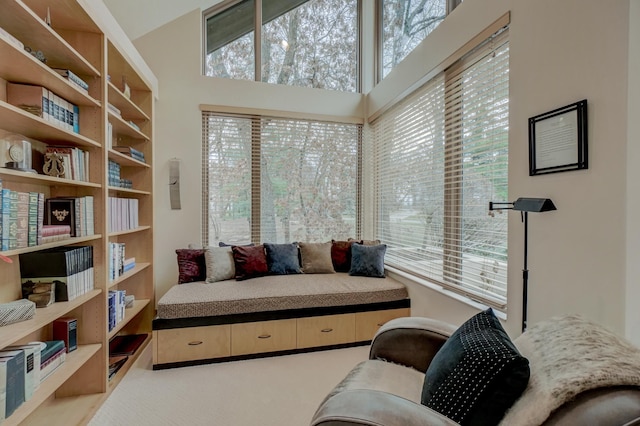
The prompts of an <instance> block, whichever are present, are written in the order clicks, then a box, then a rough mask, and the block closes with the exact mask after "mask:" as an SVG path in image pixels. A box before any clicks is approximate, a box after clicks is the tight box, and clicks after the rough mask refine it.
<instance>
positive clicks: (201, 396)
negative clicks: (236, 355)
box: [89, 345, 369, 426]
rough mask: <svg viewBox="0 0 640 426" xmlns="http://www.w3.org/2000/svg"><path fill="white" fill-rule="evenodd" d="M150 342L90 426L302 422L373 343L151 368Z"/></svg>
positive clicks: (285, 425) (296, 425)
mask: <svg viewBox="0 0 640 426" xmlns="http://www.w3.org/2000/svg"><path fill="white" fill-rule="evenodd" d="M150 348H151V345H149V347H147V349H146V350H145V351H144V352H143V353H142V354H141V356H140V358H139V360H138V362H137V365H134V366H133V367H132V368H131V370H129V372H128V374H127V375H126V376H125V378H124V379H123V380H122V382H120V384H119V385H118V387H117V388H116V389H115V390H114V391H113V393H112V394H111V395H110V396H109V398H108V399H107V401H106V402H105V403H104V405H103V406H102V407H100V409H99V411H98V412H97V413H96V415H95V416H94V418H93V419H92V420H91V422H90V423H89V425H90V426H106V425H108V426H120V425H137V426H143V425H153V426H162V425H167V426H176V425H189V426H198V425H207V426H253V425H256V426H257V425H260V426H304V425H308V424H309V421H310V420H311V416H313V413H314V412H315V410H316V408H317V407H318V404H319V403H320V402H321V401H322V399H323V398H324V397H325V395H326V394H327V393H328V392H329V391H330V390H331V389H333V387H334V386H335V385H336V384H337V383H338V382H339V381H340V380H342V378H343V377H344V376H345V375H346V374H347V373H348V372H349V370H351V368H353V366H355V365H356V364H357V363H358V362H360V361H364V360H365V359H367V357H368V354H369V347H368V346H360V347H355V348H347V349H337V350H332V351H323V352H312V353H306V354H297V355H287V356H281V357H273V358H260V359H252V360H246V361H234V362H228V363H221V364H209V365H201V366H194V367H183V368H176V369H170V370H158V371H153V370H152V369H151V350H150Z"/></svg>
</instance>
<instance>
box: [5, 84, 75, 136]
mask: <svg viewBox="0 0 640 426" xmlns="http://www.w3.org/2000/svg"><path fill="white" fill-rule="evenodd" d="M7 102H8V103H10V104H11V105H15V106H17V107H18V108H21V109H23V110H25V111H27V112H30V113H31V114H34V115H37V116H38V117H41V118H42V119H44V120H45V121H48V122H50V123H51V124H53V125H55V126H58V127H61V128H63V129H65V130H68V131H70V132H74V133H80V108H79V107H78V105H75V104H73V103H71V102H69V101H67V100H66V99H64V98H62V97H61V96H58V95H56V94H55V93H53V92H52V91H51V90H49V89H47V88H46V87H43V86H36V85H31V84H20V83H7Z"/></svg>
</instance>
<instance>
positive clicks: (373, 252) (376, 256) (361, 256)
mask: <svg viewBox="0 0 640 426" xmlns="http://www.w3.org/2000/svg"><path fill="white" fill-rule="evenodd" d="M386 251H387V245H386V244H378V245H375V246H372V245H366V246H365V245H362V244H353V245H352V246H351V268H350V269H349V275H361V276H364V277H377V278H384V254H385V252H386Z"/></svg>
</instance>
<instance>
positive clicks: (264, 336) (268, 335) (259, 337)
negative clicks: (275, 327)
mask: <svg viewBox="0 0 640 426" xmlns="http://www.w3.org/2000/svg"><path fill="white" fill-rule="evenodd" d="M270 337H271V335H270V334H262V335H260V336H258V339H269V338H270Z"/></svg>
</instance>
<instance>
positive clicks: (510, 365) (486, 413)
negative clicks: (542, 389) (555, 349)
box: [421, 308, 529, 425]
mask: <svg viewBox="0 0 640 426" xmlns="http://www.w3.org/2000/svg"><path fill="white" fill-rule="evenodd" d="M528 382H529V361H528V360H527V359H526V358H525V357H523V356H522V355H520V353H519V352H518V350H517V349H516V347H515V346H514V345H513V343H512V342H511V339H509V336H508V335H507V333H506V332H505V331H504V328H502V325H501V324H500V321H499V320H498V318H496V316H495V314H494V313H493V310H492V309H491V308H489V309H487V310H486V311H483V312H480V313H479V314H477V315H475V316H473V317H472V318H470V319H469V320H468V321H467V322H465V323H464V324H462V325H461V326H460V328H458V330H456V331H455V332H454V333H453V334H452V335H451V337H450V338H449V339H448V340H447V342H446V343H445V344H444V345H443V346H442V348H441V349H440V350H439V351H438V353H437V354H436V356H435V357H434V358H433V361H432V362H431V364H430V365H429V368H428V369H427V372H426V375H425V381H424V385H423V388H422V400H421V401H422V404H423V405H426V406H427V407H429V408H431V409H433V410H435V411H438V412H439V413H440V414H443V415H445V416H447V417H449V418H450V419H451V420H454V421H455V422H457V423H460V424H461V425H497V424H498V423H499V422H500V420H501V419H502V417H504V414H505V413H506V411H507V410H508V409H509V408H510V407H511V406H512V405H513V403H514V402H515V401H516V400H517V399H518V398H519V397H520V395H521V394H522V392H524V390H525V388H526V387H527V383H528Z"/></svg>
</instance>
